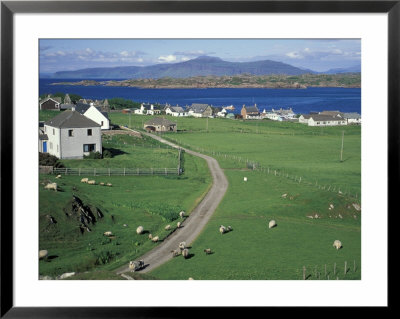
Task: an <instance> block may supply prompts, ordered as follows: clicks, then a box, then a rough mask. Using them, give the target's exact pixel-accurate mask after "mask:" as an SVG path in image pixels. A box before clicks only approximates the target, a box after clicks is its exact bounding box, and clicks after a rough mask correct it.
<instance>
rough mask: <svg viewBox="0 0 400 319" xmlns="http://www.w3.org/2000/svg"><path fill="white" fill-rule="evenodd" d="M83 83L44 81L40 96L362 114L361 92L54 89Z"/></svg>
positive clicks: (41, 85)
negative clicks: (57, 95) (118, 98)
mask: <svg viewBox="0 0 400 319" xmlns="http://www.w3.org/2000/svg"><path fill="white" fill-rule="evenodd" d="M80 80H81V79H74V80H71V79H68V80H63V79H56V80H55V79H40V80H39V94H45V93H57V92H62V93H70V94H71V93H74V94H79V95H81V96H82V97H84V98H87V99H98V100H102V99H105V98H108V99H110V98H113V97H121V98H125V99H130V100H132V101H135V102H141V103H142V102H145V103H160V104H166V103H168V104H170V105H179V106H187V105H191V104H192V103H205V104H209V105H212V106H216V107H222V106H228V105H233V106H235V108H236V109H235V111H234V113H240V109H241V107H242V106H243V104H245V105H254V104H257V107H258V108H259V110H260V111H262V110H263V109H266V110H267V111H268V110H271V109H272V108H274V109H279V108H284V109H286V108H289V107H291V108H292V109H293V111H294V112H295V113H303V114H305V113H309V112H317V111H324V110H331V111H333V110H339V111H341V112H345V113H347V112H357V113H360V114H361V89H359V88H308V89H220V88H218V89H141V88H132V87H113V86H69V85H51V83H54V82H75V81H80Z"/></svg>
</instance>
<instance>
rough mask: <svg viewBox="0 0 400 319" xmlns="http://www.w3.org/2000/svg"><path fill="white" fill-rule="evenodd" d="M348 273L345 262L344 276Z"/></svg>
mask: <svg viewBox="0 0 400 319" xmlns="http://www.w3.org/2000/svg"><path fill="white" fill-rule="evenodd" d="M346 273H347V261H345V262H344V275H345V276H346Z"/></svg>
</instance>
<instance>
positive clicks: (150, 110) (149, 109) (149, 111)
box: [134, 103, 161, 115]
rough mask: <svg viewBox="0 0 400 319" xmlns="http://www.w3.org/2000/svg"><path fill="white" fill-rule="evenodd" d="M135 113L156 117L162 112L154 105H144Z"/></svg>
mask: <svg viewBox="0 0 400 319" xmlns="http://www.w3.org/2000/svg"><path fill="white" fill-rule="evenodd" d="M134 113H135V114H140V115H156V114H160V113H161V110H158V109H156V108H155V107H154V105H153V104H147V103H142V104H141V105H140V109H136V110H135V111H134Z"/></svg>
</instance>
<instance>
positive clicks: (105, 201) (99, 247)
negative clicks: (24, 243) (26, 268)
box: [39, 155, 211, 276]
mask: <svg viewBox="0 0 400 319" xmlns="http://www.w3.org/2000/svg"><path fill="white" fill-rule="evenodd" d="M185 168H186V169H187V172H186V173H185V174H184V175H181V176H126V177H123V176H121V177H119V176H111V177H108V176H107V177H97V178H96V182H101V181H103V182H110V183H112V187H106V186H100V185H88V184H84V183H80V180H81V178H82V177H84V176H62V178H61V179H55V177H54V175H40V176H39V183H40V184H39V225H40V233H39V249H47V250H48V251H49V259H48V260H47V261H43V260H42V261H40V262H39V273H40V275H49V276H55V275H59V274H62V273H65V272H71V271H74V272H85V271H88V270H90V271H91V270H93V269H97V270H110V269H114V268H117V267H119V266H121V265H123V264H126V263H128V262H129V260H132V259H135V258H136V257H138V256H140V255H142V254H143V253H145V252H146V251H148V250H150V249H152V248H153V247H154V246H155V245H157V244H155V243H152V242H151V241H150V240H149V239H148V233H146V234H143V235H137V234H136V228H137V227H138V226H139V225H142V226H143V227H144V229H145V230H146V231H147V232H150V233H152V234H153V235H154V236H157V235H158V236H159V237H160V239H161V240H162V239H163V238H165V237H166V236H167V235H168V234H169V233H170V232H171V231H173V230H174V229H175V227H176V222H177V220H178V213H179V211H180V210H185V211H187V212H190V211H191V210H192V209H193V207H194V204H195V202H196V201H198V200H199V197H201V196H202V195H203V193H204V191H205V190H206V189H207V187H208V186H209V184H210V182H211V177H210V176H209V173H208V169H207V165H206V163H205V161H204V160H202V159H198V158H195V157H192V156H190V155H185ZM50 181H51V182H57V183H58V185H59V187H60V191H58V192H54V191H51V190H46V189H44V185H45V184H46V183H47V182H50ZM73 194H74V195H75V196H78V197H79V198H80V199H81V200H82V201H83V203H84V205H85V206H89V207H90V209H91V210H92V212H96V208H98V209H100V210H101V212H102V214H103V215H104V217H103V218H99V217H97V216H96V217H97V218H96V223H95V224H94V225H93V224H89V225H88V226H89V228H90V230H91V231H90V232H88V231H87V230H84V231H83V233H81V231H80V228H79V225H80V224H81V223H80V221H79V216H75V215H73V216H67V213H70V212H71V200H72V195H73ZM94 214H95V213H94ZM46 215H50V216H52V217H53V218H54V219H55V220H56V223H55V224H54V223H51V222H50V221H49V218H48V217H46ZM95 215H96V214H95ZM167 224H171V226H172V227H171V230H170V231H166V230H164V227H165V226H166V225H167ZM124 225H126V226H124ZM106 231H111V232H112V233H113V234H114V235H115V238H107V237H105V236H104V235H103V233H104V232H106Z"/></svg>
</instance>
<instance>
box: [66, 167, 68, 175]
mask: <svg viewBox="0 0 400 319" xmlns="http://www.w3.org/2000/svg"><path fill="white" fill-rule="evenodd" d="M65 175H68V167H66V168H65Z"/></svg>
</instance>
